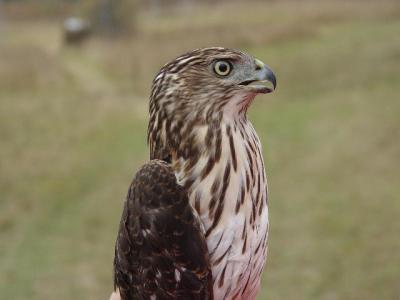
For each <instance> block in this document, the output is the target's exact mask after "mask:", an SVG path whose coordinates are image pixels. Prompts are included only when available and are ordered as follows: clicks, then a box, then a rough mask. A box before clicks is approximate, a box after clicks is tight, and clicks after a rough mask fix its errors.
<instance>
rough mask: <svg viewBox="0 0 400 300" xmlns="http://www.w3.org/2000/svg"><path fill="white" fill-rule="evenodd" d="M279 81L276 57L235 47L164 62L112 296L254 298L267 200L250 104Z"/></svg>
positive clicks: (125, 218)
mask: <svg viewBox="0 0 400 300" xmlns="http://www.w3.org/2000/svg"><path fill="white" fill-rule="evenodd" d="M275 87H276V79H275V76H274V74H273V72H272V71H271V70H270V69H269V67H268V66H267V65H265V64H264V63H263V62H261V61H260V60H258V59H255V58H253V57H252V56H250V55H248V54H246V53H243V52H240V51H237V50H233V49H226V48H216V47H215V48H204V49H197V50H194V51H191V52H189V53H186V54H184V55H182V56H180V57H178V58H176V59H175V60H173V61H172V62H170V63H168V64H166V65H165V66H164V67H163V68H162V69H161V70H160V72H159V73H158V75H157V76H156V77H155V79H154V80H153V85H152V90H151V97H150V120H149V125H148V144H149V145H150V161H149V162H148V163H146V164H145V165H144V166H143V167H141V169H140V170H139V171H138V172H137V173H136V175H135V177H134V179H133V182H132V184H131V186H130V188H129V192H128V195H127V198H126V201H125V203H124V208H123V213H122V218H121V222H120V227H119V232H118V236H117V240H116V245H115V259H114V290H115V292H114V293H113V295H112V299H122V300H133V299H216V300H219V299H254V298H255V296H256V294H257V292H258V290H259V287H260V277H261V274H262V271H263V267H264V263H265V259H266V252H267V240H268V227H269V222H268V199H267V181H266V175H265V170H264V162H263V157H262V151H261V143H260V140H259V138H258V136H257V134H256V132H255V130H254V128H253V126H252V124H251V123H250V121H249V120H248V119H247V117H246V112H247V109H248V107H249V105H250V104H251V103H252V101H253V99H254V98H255V96H256V95H257V94H259V93H270V92H272V91H273V90H274V89H275ZM113 297H114V298H113Z"/></svg>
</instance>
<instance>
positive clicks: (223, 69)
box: [218, 64, 228, 73]
mask: <svg viewBox="0 0 400 300" xmlns="http://www.w3.org/2000/svg"><path fill="white" fill-rule="evenodd" d="M218 68H219V71H220V72H221V73H225V72H226V71H227V70H228V66H227V65H226V64H220V65H219V67H218Z"/></svg>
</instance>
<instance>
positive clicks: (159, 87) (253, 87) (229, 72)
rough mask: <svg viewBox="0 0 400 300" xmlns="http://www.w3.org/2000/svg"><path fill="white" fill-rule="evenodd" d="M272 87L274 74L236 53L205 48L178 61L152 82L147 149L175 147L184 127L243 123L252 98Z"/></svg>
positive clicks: (166, 67)
mask: <svg viewBox="0 0 400 300" xmlns="http://www.w3.org/2000/svg"><path fill="white" fill-rule="evenodd" d="M275 87H276V79H275V75H274V73H273V72H272V71H271V70H270V69H269V68H268V66H267V65H265V64H264V63H263V62H261V61H260V60H258V59H255V58H253V57H252V56H250V55H248V54H245V53H243V52H240V51H237V50H233V49H226V48H204V49H197V50H194V51H191V52H189V53H186V54H184V55H182V56H179V57H178V58H176V59H175V60H173V61H172V62H170V63H168V64H166V65H165V66H164V67H163V68H162V69H161V70H160V72H159V73H158V75H157V76H156V77H155V79H154V81H153V87H152V92H151V98H150V122H149V132H148V133H149V137H148V138H149V142H150V146H151V148H154V147H152V145H153V146H154V144H157V145H158V148H159V146H161V145H163V146H162V147H161V148H164V147H165V146H166V144H169V145H168V146H171V145H173V144H174V143H175V142H176V143H179V141H178V140H181V139H182V138H183V136H182V134H183V132H182V130H183V129H184V128H185V127H187V125H188V124H190V125H191V126H194V125H195V124H202V123H203V124H212V123H215V122H220V121H221V120H222V118H223V117H225V118H227V119H230V118H232V119H235V118H238V117H244V118H245V115H246V111H247V107H248V106H249V104H250V103H251V101H252V100H253V99H254V97H255V96H256V95H257V94H258V93H270V92H272V91H273V90H274V89H275ZM161 140H163V141H161ZM151 152H153V151H152V150H151ZM157 156H159V155H153V154H152V157H153V158H154V157H157ZM158 158H161V157H158Z"/></svg>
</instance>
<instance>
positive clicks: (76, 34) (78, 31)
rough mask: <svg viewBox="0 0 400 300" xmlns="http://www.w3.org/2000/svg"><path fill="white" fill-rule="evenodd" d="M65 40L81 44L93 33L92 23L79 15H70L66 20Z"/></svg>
mask: <svg viewBox="0 0 400 300" xmlns="http://www.w3.org/2000/svg"><path fill="white" fill-rule="evenodd" d="M63 28H64V41H65V42H66V43H67V44H80V43H81V42H82V41H84V40H85V39H86V38H88V37H89V35H90V33H91V26H90V23H89V22H88V21H86V20H83V19H81V18H78V17H69V18H67V19H66V20H65V22H64V27H63Z"/></svg>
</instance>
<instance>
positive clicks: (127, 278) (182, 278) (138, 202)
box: [114, 160, 212, 300]
mask: <svg viewBox="0 0 400 300" xmlns="http://www.w3.org/2000/svg"><path fill="white" fill-rule="evenodd" d="M114 285H115V289H119V292H120V295H121V299H122V300H133V299H212V276H211V271H210V265H209V258H208V250H207V245H206V242H205V237H204V234H203V231H202V229H201V225H200V222H199V220H198V218H197V216H196V215H195V214H194V213H193V209H192V208H191V206H190V204H189V200H188V195H187V192H186V190H185V189H184V188H183V187H182V186H180V185H178V184H177V182H176V178H175V175H174V173H173V171H172V168H171V167H170V166H169V165H168V164H167V163H165V162H163V161H161V160H152V161H150V162H149V163H147V164H146V165H144V166H143V167H142V168H141V169H140V170H139V171H138V172H137V174H136V176H135V178H134V180H133V182H132V184H131V186H130V189H129V192H128V195H127V199H126V201H125V204H124V210H123V214H122V218H121V223H120V227H119V233H118V237H117V241H116V245H115V258H114Z"/></svg>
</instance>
